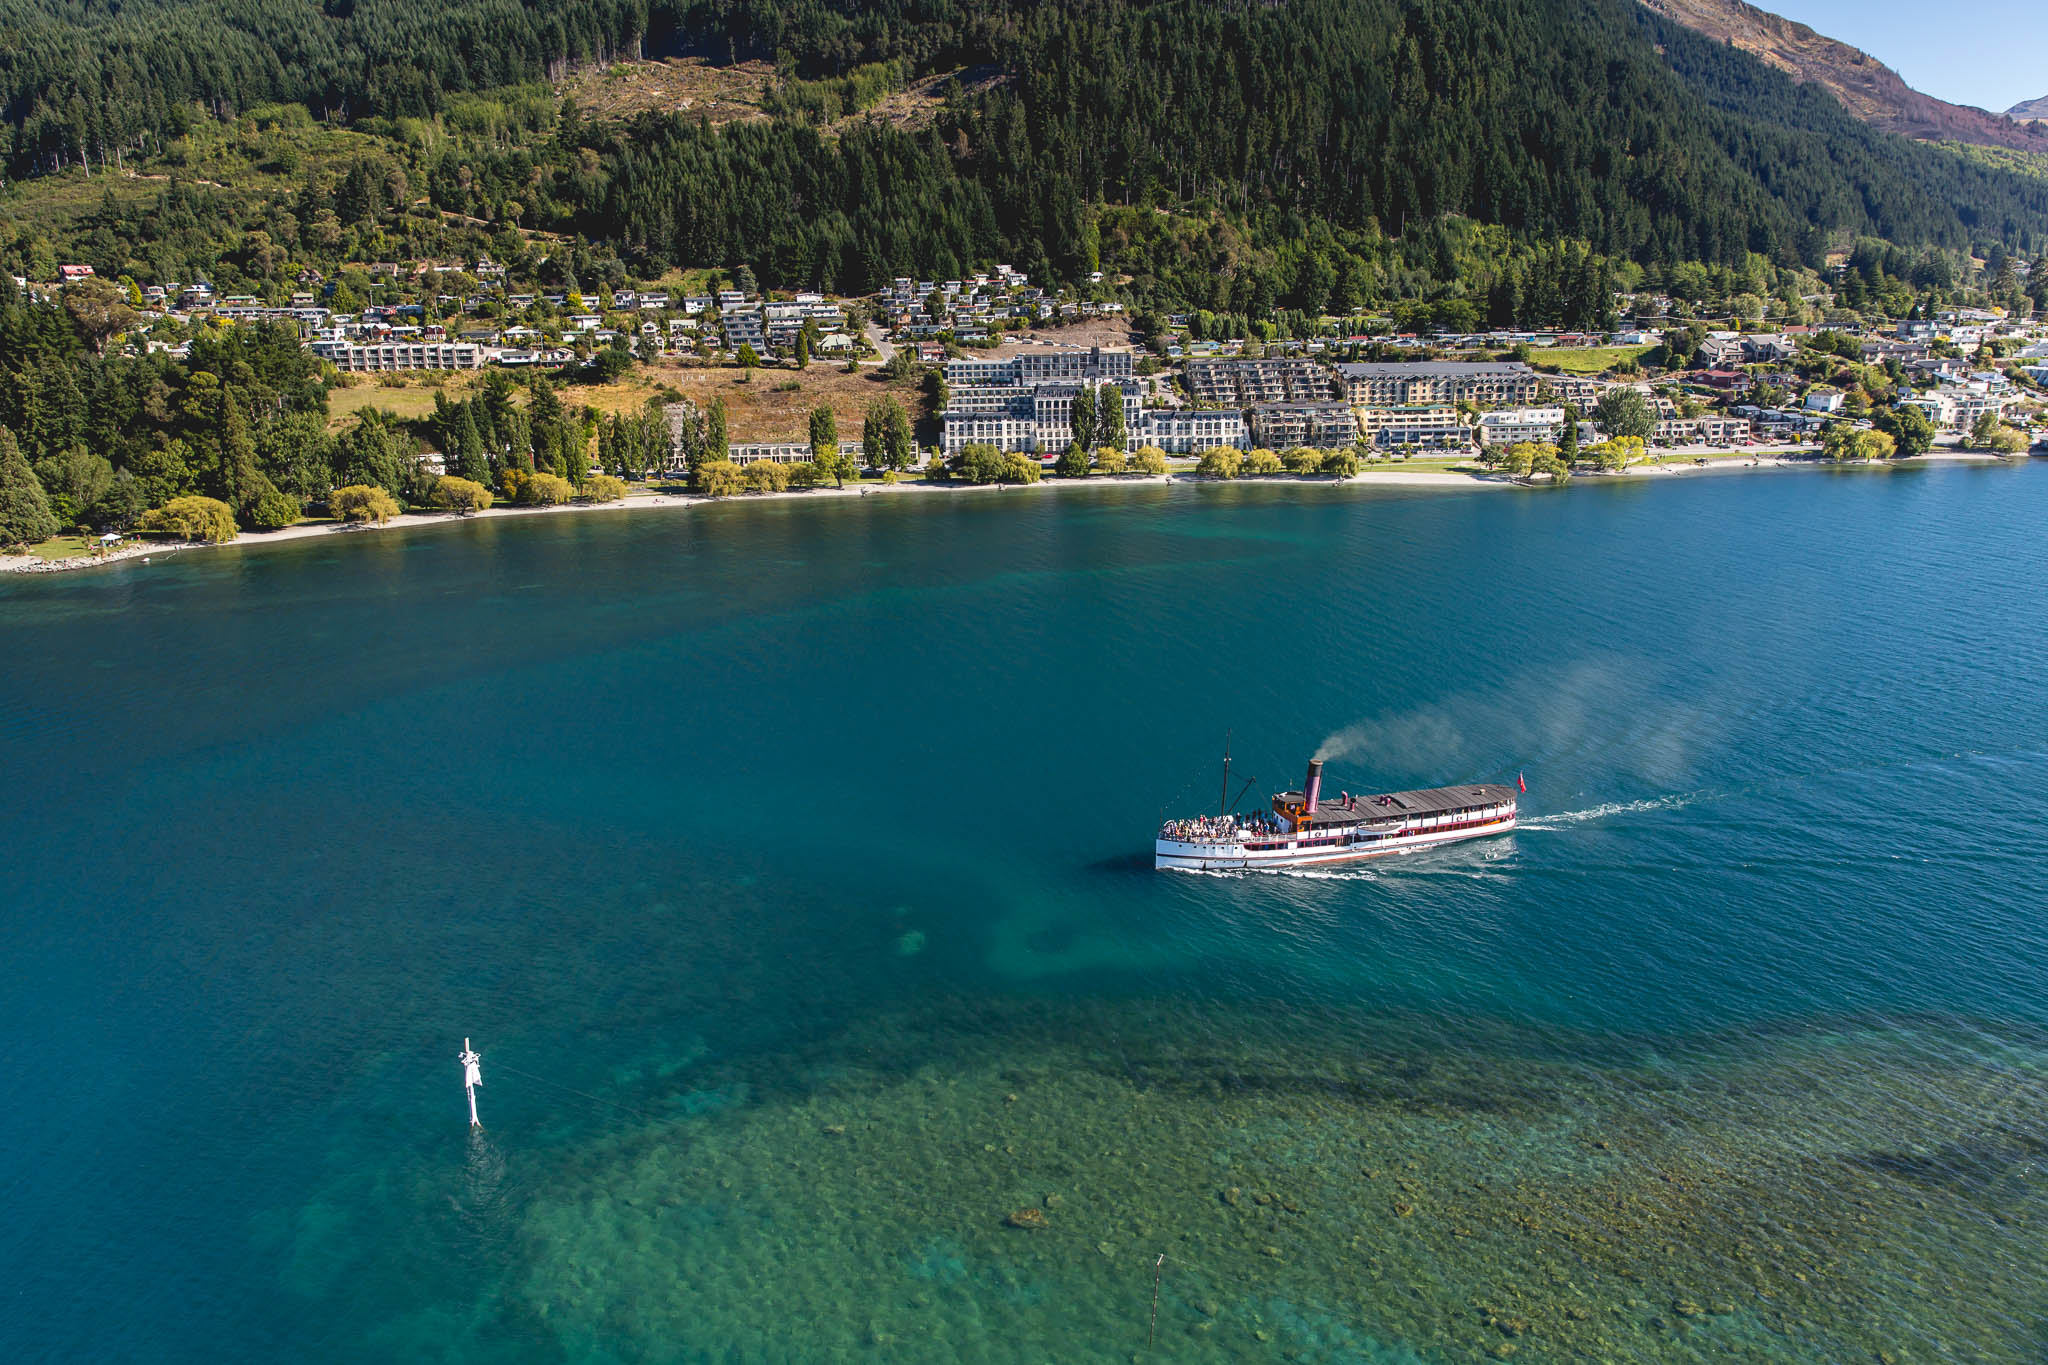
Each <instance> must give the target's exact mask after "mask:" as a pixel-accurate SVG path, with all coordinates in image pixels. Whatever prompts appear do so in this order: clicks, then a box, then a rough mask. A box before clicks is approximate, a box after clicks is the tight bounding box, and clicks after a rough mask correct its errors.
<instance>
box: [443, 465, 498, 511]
mask: <svg viewBox="0 0 2048 1365" xmlns="http://www.w3.org/2000/svg"><path fill="white" fill-rule="evenodd" d="M494 501H496V499H494V498H493V497H492V496H491V490H490V489H488V488H486V487H484V486H483V485H482V484H480V483H478V482H477V481H476V480H475V479H464V478H460V477H458V476H456V475H454V474H443V475H442V476H441V477H440V478H438V479H436V480H434V506H436V507H438V508H440V509H442V510H443V511H446V512H454V513H457V514H459V515H461V516H465V517H466V516H468V515H469V514H470V513H472V512H481V511H483V510H484V509H485V508H486V507H489V506H490V505H491V504H492V503H493V502H494Z"/></svg>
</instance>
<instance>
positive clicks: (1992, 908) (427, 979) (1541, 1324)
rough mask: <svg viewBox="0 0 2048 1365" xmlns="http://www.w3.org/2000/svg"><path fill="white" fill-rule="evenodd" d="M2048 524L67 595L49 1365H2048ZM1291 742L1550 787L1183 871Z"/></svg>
mask: <svg viewBox="0 0 2048 1365" xmlns="http://www.w3.org/2000/svg"><path fill="white" fill-rule="evenodd" d="M2044 528H2048V468H2044V467H2040V466H2034V467H2000V468H1967V467H1948V468H1934V469H1906V470H1897V471H1875V472H1871V471H1857V472H1852V473H1845V474H1833V473H1802V474H1783V475H1771V476H1756V477H1727V478H1696V479H1674V480H1668V481H1661V482H1654V483H1630V484H1627V485H1625V486H1623V485H1607V486H1588V485H1586V484H1583V483H1582V484H1581V485H1579V486H1575V487H1573V488H1571V489H1569V490H1566V491H1564V492H1561V493H1552V492H1547V491H1545V492H1533V491H1532V492H1528V493H1495V492H1485V493H1461V494H1421V495H1419V494H1399V493H1388V492H1384V491H1380V492H1372V491H1360V490H1347V489H1332V488H1321V487H1317V488H1278V487H1190V486H1177V487H1172V488H1160V487H1142V488H1124V489H1101V490H1088V491H1082V492H1070V493H1065V494H1062V495H1058V496H1054V495H1050V494H1044V493H1041V494H1038V495H1027V494H1023V493H1010V494H1003V495H977V496H962V497H952V498H936V497H897V498H870V499H867V500H865V501H860V502H853V503H848V502H843V501H835V502H832V503H830V504H829V505H828V504H815V505H806V504H803V503H801V502H786V503H774V504H756V505H751V506H748V505H734V506H721V507H716V508H710V509H698V510H692V511H688V512H676V511H672V510H671V511H644V512H634V513H622V514H618V515H590V516H564V517H554V518H535V519H516V520H515V519H506V520H492V521H486V522H478V523H472V524H467V525H460V526H448V527H445V528H437V529H431V530H427V531H421V532H414V533H407V534H402V535H386V536H363V537H334V538H331V539H321V540H317V541H312V542H300V543H297V544H293V545H289V546H281V547H273V548H268V549H264V550H260V551H238V550H227V551H222V552H211V553H195V554H190V555H179V556H174V557H171V558H168V559H164V560H159V561H158V562H157V563H154V564H151V565H149V566H146V567H145V566H141V565H136V564H130V565H124V566H120V567H116V568H114V569H112V570H109V571H105V572H98V573H91V574H82V575H73V576H60V577H55V578H33V579H18V580H13V581H8V582H5V583H4V584H0V683H4V686H0V773H4V775H5V779H6V801H5V808H4V810H0V896H4V904H0V911H4V918H0V961H4V964H5V973H4V978H0V1229H4V1235H0V1287H4V1294H5V1299H4V1303H5V1309H4V1312H0V1358H4V1359H7V1360H10V1361H40V1360H50V1361H77V1360H160V1361H195V1362H197V1361H207V1362H218V1361H229V1362H237V1361H252V1362H253V1361H265V1362H267V1361H276V1360H285V1359H290V1360H301V1361H307V1360H312V1361H327V1360H332V1361H362V1360H406V1361H419V1360H428V1361H433V1360H442V1361H450V1362H454V1361H462V1362H475V1361H491V1362H496V1361H504V1362H526V1361H534V1362H556V1361H562V1362H569V1361H575V1362H584V1361H597V1362H614V1361H616V1362H627V1361H747V1362H752V1361H761V1362H768V1361H802V1362H811V1361H826V1360H847V1361H866V1360H873V1361H891V1362H894V1361H915V1362H922V1361H932V1362H938V1361H956V1360H965V1361H989V1362H1012V1361H1014V1362H1041V1361H1047V1360H1060V1361H1084V1362H1093V1361H1105V1362H1106V1361H1132V1360H1140V1361H1153V1360H1159V1361H1166V1360H1173V1361H1198V1362H1206V1361H1239V1360H1247V1361H1256V1360H1276V1361H1277V1360H1288V1361H1314V1362H1357V1361H1417V1360H1427V1361H1451V1360H1471V1359H1475V1358H1481V1357H1483V1356H1498V1357H1501V1358H1508V1357H1512V1358H1515V1359H1518V1360H1522V1361H1530V1360H1536V1361H1547V1360H1568V1359H1611V1360H1628V1359H1634V1360H1692V1359H1709V1358H1712V1359H1753V1360H1803V1361H1815V1362H1820V1361H1853V1360H1877V1359H1881V1358H1887V1359H1892V1360H1896V1361H1929V1360H1938V1359H1944V1358H1951V1359H1973V1360H1999V1361H2038V1360H2040V1359H2041V1358H2042V1354H2043V1352H2044V1350H2048V1292H2044V1288H2043V1286H2044V1277H2043V1274H2042V1271H2041V1266H2042V1265H2043V1264H2044V1256H2043V1253H2044V1252H2048V1236H2044V1230H2048V1201H2044V1197H2043V1196H2044V1191H2048V1110H2044V1105H2048V928H2044V921H2043V910H2044V906H2048V835H2044V828H2043V819H2042V817H2043V807H2044V802H2043V792H2044V790H2048V720H2044V716H2048V697H2044V696H2043V690H2044V680H2048V632H2044V628H2043V624H2042V616H2041V609H2042V607H2041V604H2042V603H2043V602H2044V601H2048V556H2044V554H2043V546H2044V540H2043V532H2044ZM1226 731H1229V732H1231V734H1232V736H1233V738H1232V746H1233V750H1234V753H1235V757H1236V771H1237V772H1238V774H1239V775H1240V776H1241V777H1243V778H1254V777H1255V778H1257V779H1259V780H1260V781H1259V784H1258V786H1256V787H1255V788H1254V790H1253V792H1252V794H1251V795H1248V796H1247V797H1246V798H1245V800H1246V802H1247V803H1248V804H1249V803H1253V802H1256V801H1258V800H1260V799H1261V792H1262V791H1266V790H1271V789H1275V788H1281V787H1289V786H1294V785H1297V784H1298V783H1299V781H1300V777H1301V771H1302V768H1303V766H1304V760H1305V759H1306V758H1307V757H1308V755H1309V754H1310V753H1311V752H1312V751H1313V750H1314V749H1315V748H1316V747H1317V745H1318V744H1319V743H1321V742H1323V741H1324V740H1325V739H1326V738H1328V737H1330V736H1332V735H1338V736H1339V737H1340V745H1341V747H1342V748H1343V749H1344V750H1345V753H1344V756H1343V757H1341V758H1339V759H1337V760H1336V761H1334V762H1333V763H1332V764H1331V769H1330V774H1329V778H1328V781H1327V785H1328V787H1329V788H1330V789H1332V790H1336V789H1349V790H1353V791H1358V790H1368V791H1370V790H1381V789H1384V788H1388V787H1398V786H1413V785H1435V784H1439V783H1447V782H1455V781H1464V780H1481V779H1490V780H1504V781H1513V780H1514V777H1515V774H1517V773H1518V772H1521V773H1526V775H1527V779H1528V783H1529V790H1528V795H1527V796H1526V797H1525V798H1524V807H1523V809H1524V814H1525V819H1526V821H1527V823H1526V824H1525V826H1524V827H1523V829H1522V830H1521V831H1519V832H1518V833H1516V834H1515V835H1513V836H1512V837H1509V838H1505V839H1499V840H1493V841H1484V842H1475V843H1472V844H1468V845H1464V846H1460V847H1457V848H1453V849H1449V850H1442V851H1438V852H1434V853H1428V854H1422V855H1415V856H1412V857H1409V858H1406V859H1401V860H1396V861H1388V862H1383V863H1377V864H1373V865H1371V866H1370V867H1369V868H1368V869H1367V870H1365V871H1361V872H1352V873H1343V874H1323V875H1304V876H1294V877H1253V878H1230V877H1204V876H1190V875H1176V874H1157V873H1154V872H1152V871H1151V870H1150V865H1149V849H1150V839H1151V836H1152V832H1153V829H1154V827H1155V826H1156V824H1157V822H1158V821H1159V819H1160V818H1161V816H1162V815H1163V814H1166V813H1196V812H1199V811H1200V810H1201V809H1203V808H1205V807H1207V806H1211V805H1213V803H1214V802H1215V801H1216V800H1217V795H1218V773H1217V760H1218V758H1219V756H1220V750H1221V748H1222V744H1223V739H1224V735H1225V732H1226ZM465 1036H469V1037H472V1038H473V1039H474V1040H475V1043H476V1046H477V1047H478V1048H479V1050H480V1051H481V1052H482V1053H483V1057H484V1063H483V1074H484V1079H485V1085H484V1088H483V1090H482V1091H481V1092H480V1095H479V1102H480V1106H481V1110H482V1114H483V1118H484V1123H485V1128H484V1130H483V1131H482V1132H481V1133H480V1134H472V1133H470V1132H469V1131H468V1127H467V1114H466V1111H465V1108H464V1102H463V1096H462V1089H461V1072H460V1068H459V1067H458V1066H457V1064H456V1060H455V1056H456V1053H457V1051H458V1050H459V1049H460V1047H461V1044H462V1040H463V1038H464V1037H465ZM1024 1210H1036V1211H1037V1212H1036V1213H1035V1214H1027V1215H1026V1216H1025V1217H1023V1218H1022V1219H1021V1220H1019V1221H1024V1222H1036V1221H1040V1220H1041V1219H1042V1221H1043V1223H1044V1226H1043V1227H1039V1228H1019V1227H1013V1226H1009V1225H1008V1220H1009V1219H1010V1218H1011V1215H1013V1214H1017V1213H1019V1212H1021V1211H1024ZM1162 1254H1163V1255H1164V1256H1165V1261H1164V1263H1163V1264H1161V1263H1160V1262H1159V1261H1158V1259H1157V1258H1158V1257H1159V1256H1161V1255H1162ZM1155 1276H1156V1285H1157V1298H1156V1319H1155V1317H1154V1312H1155V1308H1154V1302H1155V1300H1154V1294H1155ZM1148 1343H1149V1344H1148Z"/></svg>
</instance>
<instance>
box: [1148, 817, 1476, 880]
mask: <svg viewBox="0 0 2048 1365" xmlns="http://www.w3.org/2000/svg"><path fill="white" fill-rule="evenodd" d="M1514 827H1515V808H1514V807H1513V806H1509V807H1508V808H1507V812H1506V813H1505V814H1503V815H1497V816H1493V817H1491V818H1487V819H1481V820H1473V821H1465V822H1458V823H1445V824H1439V823H1438V822H1436V821H1434V820H1421V821H1414V822H1410V823H1409V824H1406V825H1401V826H1396V827H1394V828H1392V829H1386V828H1379V829H1368V828H1354V829H1346V830H1342V831H1331V832H1325V831H1316V830H1305V831H1302V832H1300V833H1281V834H1252V833H1250V832H1249V831H1245V832H1242V833H1240V834H1239V835H1236V836H1233V837H1231V838H1227V839H1214V840H1210V839H1166V838H1162V839H1160V840H1159V841H1158V842H1157V843H1156V844H1155V845H1154V847H1153V858H1152V866H1153V867H1155V868H1162V869H1169V870H1177V871H1184V872H1265V871H1281V870H1286V869H1290V868H1301V867H1331V866H1335V865H1338V864H1342V863H1355V862H1362V861H1364V860H1365V859H1367V858H1384V857H1387V856H1388V855H1389V854H1394V853H1408V852H1412V851H1414V850H1415V849H1418V848H1433V847H1435V846H1436V845H1439V844H1450V843H1456V842H1457V841H1459V840H1460V839H1484V838H1488V837H1490V836H1492V835H1496V834H1506V833H1508V832H1510V831H1511V830H1513V829H1514Z"/></svg>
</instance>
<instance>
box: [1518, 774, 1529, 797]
mask: <svg viewBox="0 0 2048 1365" xmlns="http://www.w3.org/2000/svg"><path fill="white" fill-rule="evenodd" d="M1515 789H1516V790H1517V791H1524V792H1526V791H1528V790H1529V784H1528V783H1527V782H1526V781H1524V780H1523V779H1522V775H1521V774H1520V773H1516V774H1515Z"/></svg>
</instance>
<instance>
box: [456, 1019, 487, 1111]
mask: <svg viewBox="0 0 2048 1365" xmlns="http://www.w3.org/2000/svg"><path fill="white" fill-rule="evenodd" d="M455 1060H457V1061H459V1062H461V1063H462V1089H463V1093H465V1094H467V1095H468V1096H469V1126H470V1127H472V1128H481V1127H483V1126H484V1123H483V1120H482V1119H480V1118H478V1117H477V1116H476V1088H477V1087H478V1086H480V1085H482V1084H483V1083H484V1073H483V1060H484V1059H483V1058H481V1057H479V1056H477V1055H476V1053H475V1052H474V1051H473V1050H472V1049H471V1048H470V1046H469V1039H467V1038H464V1039H463V1040H462V1055H461V1056H460V1057H457V1058H456V1059H455Z"/></svg>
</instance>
